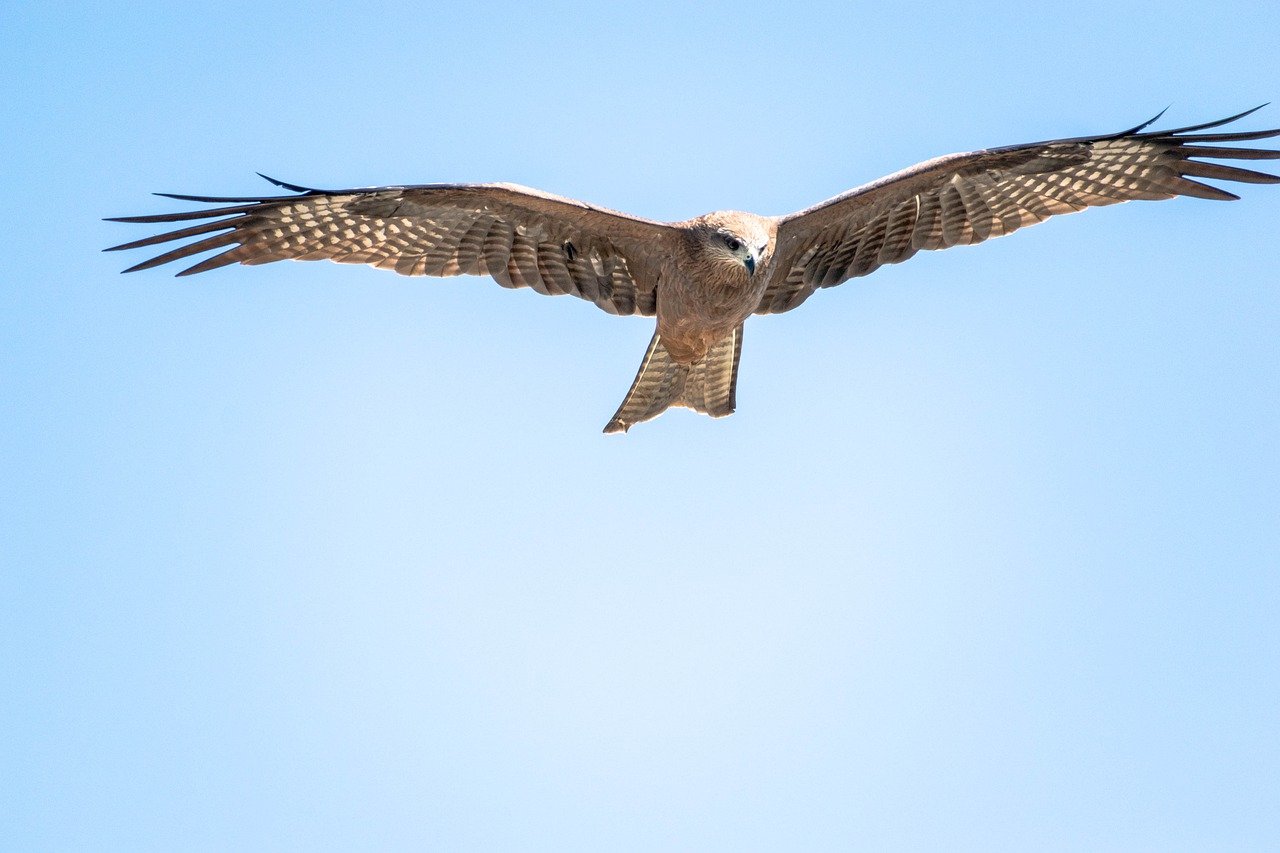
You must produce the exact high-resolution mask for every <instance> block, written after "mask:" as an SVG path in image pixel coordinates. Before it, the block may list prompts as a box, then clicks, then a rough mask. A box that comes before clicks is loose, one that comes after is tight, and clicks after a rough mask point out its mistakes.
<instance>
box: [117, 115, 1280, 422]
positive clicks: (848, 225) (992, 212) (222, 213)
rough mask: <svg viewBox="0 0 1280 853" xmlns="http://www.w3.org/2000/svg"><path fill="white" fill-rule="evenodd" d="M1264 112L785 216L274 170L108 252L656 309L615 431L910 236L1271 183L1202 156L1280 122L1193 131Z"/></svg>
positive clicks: (975, 165) (1037, 155) (1051, 148)
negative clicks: (662, 212)
mask: <svg viewBox="0 0 1280 853" xmlns="http://www.w3.org/2000/svg"><path fill="white" fill-rule="evenodd" d="M1264 106H1265V105H1264ZM1257 109H1261V107H1255V108H1254V109H1253V110H1248V111H1247V112H1243V113H1240V114H1239V115H1235V116H1231V117H1230V118H1225V119H1221V120H1219V121H1214V122H1208V123H1206V124H1200V125H1194V126H1191V127H1182V128H1177V129H1175V130H1166V131H1156V132H1145V133H1144V132H1143V131H1144V130H1145V129H1146V128H1147V127H1148V126H1149V125H1151V124H1152V123H1153V122H1154V121H1155V120H1156V119H1158V118H1159V117H1160V116H1159V115H1157V116H1156V117H1155V118H1153V119H1151V120H1150V121H1147V122H1144V123H1143V124H1140V125H1138V126H1137V127H1134V128H1131V129H1129V130H1126V131H1122V132H1120V133H1113V134H1109V135H1106V136H1086V137H1078V138H1073V139H1057V140H1052V141H1048V142H1034V143H1030V144H1026V145H1011V146H1007V147H1004V148H991V149H987V150H983V151H974V152H971V153H967V154H951V155H948V156H946V157H939V158H937V159H934V160H929V161H927V162H925V163H921V164H920V165H918V166H913V167H912V168H910V169H906V170H904V171H901V172H898V173H896V174H893V175H889V176H888V177H886V178H881V179H880V180H878V181H874V182H873V183H870V184H867V185H865V186H862V187H859V188H857V189H854V190H850V191H849V192H846V193H844V194H843V195H838V196H836V197H835V198H831V199H828V200H827V201H824V202H822V203H820V204H817V205H814V206H813V207H810V208H808V209H806V210H802V211H800V212H798V213H793V214H790V215H788V216H781V217H774V216H757V215H755V214H752V213H740V212H737V211H718V212H716V213H709V214H707V215H705V216H699V217H697V218H696V219H690V220H688V221H686V222H674V223H663V222H654V221H651V220H648V219H641V218H639V217H636V216H631V215H629V214H625V213H618V212H617V211H613V210H607V209H605V208H601V207H596V206H594V205H590V204H585V203H583V202H581V201H575V200H573V199H568V198H561V197H559V196H554V195H549V194H547V193H544V192H540V191H538V190H534V189H529V188H527V187H521V186H516V185H514V184H426V185H420V186H403V187H369V188H362V189H350V190H318V189H311V188H308V187H301V186H296V185H294V184H287V183H284V182H283V181H277V180H275V179H273V178H266V179H267V180H268V181H271V182H272V183H274V184H276V185H277V186H280V187H282V188H284V189H287V190H290V191H291V192H294V193H297V194H296V195H288V196H277V197H252V198H213V197H207V196H192V195H174V194H171V193H158V195H163V196H166V197H168V198H174V199H179V200H182V201H196V202H207V203H212V204H218V205H229V206H222V207H216V208H213V209H203V210H196V211H190V212H184V213H162V214H159V215H154V216H124V217H118V218H114V219H112V220H111V221H115V222H145V223H153V222H182V221H187V220H198V219H212V220H213V221H211V222H205V223H202V224H199V225H193V226H190V227H185V228H181V229H179V230H176V231H170V232H168V233H165V234H160V235H157V236H154V237H148V238H145V239H142V240H135V241H133V242H131V243H125V244H123V245H120V246H114V247H112V249H109V250H108V251H114V250H118V249H136V248H140V247H142V246H151V245H155V244H157V243H165V242H168V241H171V240H186V239H188V238H193V237H201V238H202V239H199V240H196V241H194V242H190V243H187V244H185V245H182V246H180V247H178V248H177V249H174V250H173V251H170V252H166V253H165V254H162V255H160V256H159V257H156V258H152V259H151V260H148V261H144V262H142V263H140V264H137V265H136V266H133V267H130V268H129V269H127V270H125V272H133V271H134V270H142V269H148V268H150V267H154V266H158V265H160V264H165V263H168V262H170V261H175V260H178V259H179V258H185V257H188V256H190V255H195V254H198V253H200V252H204V251H207V250H210V249H223V248H226V247H228V246H230V247H233V248H230V249H227V251H224V252H221V253H220V254H217V255H214V256H212V257H209V258H206V259H205V260H203V261H201V262H200V263H197V264H196V265H195V266H192V267H190V268H188V269H185V270H183V271H182V272H180V273H178V275H190V274H192V273H198V272H204V271H205V270H211V269H216V268H217V267H221V266H226V265H227V264H230V263H235V262H239V263H242V264H264V263H268V262H270V261H279V260H284V259H291V260H302V261H312V260H322V259H324V260H332V261H338V262H340V263H359V264H372V265H373V266H376V267H382V268H384V269H391V270H395V271H396V272H398V273H400V274H401V275H433V276H450V275H489V276H492V277H493V278H494V279H495V280H497V282H498V283H499V284H501V285H503V286H504V287H531V288H533V289H534V290H536V291H538V292H539V293H546V294H551V295H560V294H566V293H568V294H573V295H574V296H579V297H581V298H583V299H588V300H590V301H592V302H594V303H595V304H596V305H598V306H600V307H601V308H603V309H604V310H605V311H608V312H609V313H611V314H642V315H645V316H654V315H656V316H657V331H656V332H655V333H654V335H653V339H652V340H651V341H650V342H649V349H648V351H647V352H646V353H645V356H644V361H642V362H641V364H640V370H639V372H638V373H637V374H636V378H635V381H634V382H633V383H632V385H631V390H630V391H629V392H628V393H627V396H626V399H625V400H624V401H623V403H622V406H621V407H620V408H619V409H618V411H617V413H616V414H614V416H613V418H612V419H611V420H610V421H609V423H608V424H607V425H606V426H605V428H604V431H605V432H625V431H626V430H627V429H628V428H630V427H631V426H632V425H633V424H637V423H640V422H641V421H646V420H649V419H650V418H653V417H656V416H657V415H659V414H660V413H662V412H663V411H665V410H666V409H668V408H670V407H672V406H684V407H687V408H690V409H693V410H695V411H698V412H703V413H705V414H708V415H711V416H713V417H722V416H724V415H728V414H731V413H732V412H733V410H734V406H735V399H734V398H735V388H736V385H737V379H738V359H739V357H740V355H741V353H742V326H743V323H744V321H746V319H747V318H748V317H749V316H751V315H752V314H776V313H780V312H782V311H789V310H791V309H792V308H795V307H796V306H797V305H799V304H800V303H802V302H804V301H805V300H806V299H808V298H809V296H810V295H811V294H812V293H813V292H814V291H815V290H817V289H818V288H820V287H831V286H833V285H836V284H840V283H841V282H843V281H847V280H848V279H850V278H855V277H857V276H863V275H866V274H868V273H870V272H872V271H873V270H875V269H876V268H877V267H879V266H880V265H881V264H894V263H898V262H899V261H904V260H906V259H907V258H909V257H911V256H912V255H914V254H915V253H916V252H917V251H919V250H920V249H945V248H948V247H950V246H959V245H968V244H972V243H980V242H982V241H983V240H986V239H987V238H989V237H999V236H1002V235H1004V234H1009V233H1011V232H1013V231H1015V230H1017V229H1018V228H1021V227H1022V226H1024V225H1031V224H1034V223H1036V222H1041V221H1043V220H1045V219H1047V218H1049V217H1050V216H1053V215H1054V214H1058V213H1074V212H1076V211H1078V210H1083V209H1085V208H1086V207H1095V206H1100V205H1105V204H1115V203H1116V202H1121V201H1131V200H1134V199H1168V198H1174V197H1175V196H1180V195H1186V196H1196V197H1198V198H1207V199H1236V198H1238V196H1236V195H1233V194H1232V193H1229V192H1226V191H1224V190H1221V189H1218V188H1217V187H1214V186H1209V185H1207V184H1203V183H1200V182H1198V181H1194V180H1191V178H1192V177H1195V178H1211V179H1219V180H1228V181H1244V182H1247V183H1267V184H1271V183H1280V177H1277V176H1275V175H1269V174H1264V173H1262V172H1255V171H1251V170H1248V169H1240V168H1236V167H1234V166H1224V165H1220V164H1217V163H1210V162H1205V159H1204V158H1211V159H1219V160H1221V159H1234V160H1266V159H1278V158H1280V151H1270V150H1261V149H1256V148H1229V147H1216V146H1213V145H1207V144H1206V143H1221V142H1239V141H1244V140H1252V139H1265V138H1270V137H1274V136H1280V129H1274V130H1256V131H1251V132H1243V133H1239V132H1237V133H1195V131H1202V130H1208V129H1210V128H1214V127H1219V126H1221V125H1224V124H1227V123H1229V122H1233V121H1236V120H1237V119H1240V118H1243V117H1244V116H1247V115H1249V114H1250V113H1252V112H1254V111H1255V110H1257ZM262 177H264V178H265V177H266V176H265V175H263V176H262ZM204 235H212V236H204Z"/></svg>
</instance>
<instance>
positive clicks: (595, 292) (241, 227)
mask: <svg viewBox="0 0 1280 853" xmlns="http://www.w3.org/2000/svg"><path fill="white" fill-rule="evenodd" d="M264 177H265V176H264ZM267 180H269V181H272V182H273V183H275V184H277V185H279V186H281V187H283V188H285V189H288V190H292V191H294V192H296V193H298V194H297V195H288V196H275V197H260V198H214V197H208V196H190V195H173V194H170V193H160V195H164V196H166V197H168V198H176V199H179V200H182V201H195V202H205V203H211V204H217V205H221V206H219V207H215V208H209V209H204V210H195V211H187V212H182V213H162V214H158V215H152V216H122V217H116V218H114V219H112V220H111V221H114V222H141V223H155V222H165V223H168V222H185V221H189V220H204V219H208V220H212V221H209V222H202V223H201V224H198V225H192V226H188V227H184V228H180V229H179V230H176V231H170V232H168V233H165V234H159V235H157V236H154V237H147V238H144V239H142V240H135V241H133V242H131V243H125V244H123V245H120V246H113V247H112V248H111V249H109V250H108V251H115V250H119V249H136V248H140V247H143V246H151V245H154V244H157V243H166V242H169V241H172V240H190V241H191V242H187V243H184V244H183V245H181V246H179V247H178V248H176V249H173V250H172V251H169V252H166V253H164V254H162V255H160V256H158V257H155V258H152V259H151V260H148V261H143V262H142V263H140V264H137V265H135V266H133V267H130V268H129V269H127V270H125V272H132V271H134V270H142V269H148V268H150V267H154V266H158V265H160V264H165V263H169V262H170V261H176V260H179V259H181V258H186V257H189V256H191V255H196V254H199V253H201V252H206V251H209V250H212V249H224V250H225V251H222V252H221V253H219V254H216V255H213V256H212V257H209V258H206V259H205V260H203V261H201V262H199V263H197V264H195V265H194V266H192V267H189V268H187V269H185V270H183V271H182V272H180V273H178V275H191V274H193V273H198V272H204V271H205V270H211V269H216V268H217V267H221V266H225V265H227V264H232V263H237V262H239V263H242V264H265V263H269V262H271V261H279V260H285V259H292V260H306V261H310V260H322V259H323V260H331V261H338V262H340V263H350V264H371V265H373V266H376V267H381V268H383V269H390V270H394V271H395V272H398V273H400V274H402V275H434V276H450V275H489V276H492V277H493V278H494V279H496V280H497V281H498V283H499V284H501V285H503V286H504V287H530V288H533V289H534V290H536V291H538V292H539V293H546V294H552V295H558V294H572V295H574V296H579V297H582V298H583V299H587V300H589V301H591V302H594V303H595V304H596V305H598V306H600V307H601V308H603V309H604V310H605V311H608V312H609V313H611V314H653V313H654V311H655V298H656V296H655V290H656V286H657V279H658V274H657V267H658V265H659V264H660V263H661V260H662V259H663V258H664V257H669V255H670V251H671V247H672V246H673V245H674V241H675V240H677V239H679V238H678V235H679V231H678V230H677V229H675V228H673V227H672V226H670V225H666V224H664V223H660V222H653V221H650V220H647V219H641V218H639V217H635V216H630V215H627V214H625V213H618V212H616V211H612V210H606V209H604V208H600V207H594V206H592V205H589V204H585V203H584V202H580V201H575V200H574V199H568V198H562V197H560V196H554V195H551V194H549V193H544V192H540V191H538V190H534V189H529V188H528V187H521V186H517V185H515V184H431V185H422V186H406V187H372V188H367V189H353V190H316V189H310V188H307V187H300V186H295V185H293V184H286V183H283V182H281V181H276V180H274V179H272V178H267ZM206 235H211V236H206ZM196 238H198V239H196Z"/></svg>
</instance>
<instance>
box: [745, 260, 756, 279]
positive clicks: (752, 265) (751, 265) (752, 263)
mask: <svg viewBox="0 0 1280 853" xmlns="http://www.w3.org/2000/svg"><path fill="white" fill-rule="evenodd" d="M743 263H744V264H746V265H747V274H748V275H755V274H756V259H755V256H754V255H747V257H746V259H745V260H744V261H743Z"/></svg>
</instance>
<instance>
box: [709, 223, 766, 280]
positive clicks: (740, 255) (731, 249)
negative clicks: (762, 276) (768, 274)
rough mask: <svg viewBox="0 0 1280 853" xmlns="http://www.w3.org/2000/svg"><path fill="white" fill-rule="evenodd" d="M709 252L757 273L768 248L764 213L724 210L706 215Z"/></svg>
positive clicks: (726, 261)
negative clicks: (754, 214) (762, 214)
mask: <svg viewBox="0 0 1280 853" xmlns="http://www.w3.org/2000/svg"><path fill="white" fill-rule="evenodd" d="M704 220H705V221H704V223H703V225H704V227H705V230H704V232H703V233H704V237H705V242H706V247H707V251H708V253H709V254H710V255H711V256H712V257H713V258H715V259H716V260H719V261H722V262H725V263H733V264H741V265H742V266H743V267H745V268H746V270H747V275H748V276H752V275H755V272H756V270H757V269H759V267H760V265H761V264H762V263H763V261H764V259H765V256H766V255H767V254H768V252H769V242H770V233H769V228H768V223H767V221H766V220H764V219H763V217H758V216H752V215H751V214H744V213H733V212H723V213H715V214H710V215H709V216H707V217H704Z"/></svg>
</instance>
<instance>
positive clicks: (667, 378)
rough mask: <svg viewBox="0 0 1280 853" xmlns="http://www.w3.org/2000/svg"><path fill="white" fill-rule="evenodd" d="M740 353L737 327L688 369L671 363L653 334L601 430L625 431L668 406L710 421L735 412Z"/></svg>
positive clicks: (740, 341) (664, 349)
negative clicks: (637, 368) (624, 394)
mask: <svg viewBox="0 0 1280 853" xmlns="http://www.w3.org/2000/svg"><path fill="white" fill-rule="evenodd" d="M741 355H742V327H741V326H739V327H738V328H736V329H734V330H733V331H732V332H730V333H729V334H728V335H725V337H724V338H723V339H721V340H720V341H719V342H718V343H717V344H716V345H715V346H713V347H712V348H711V349H710V351H708V352H707V355H706V357H705V358H703V359H702V361H700V362H698V363H697V364H692V365H684V364H680V363H678V362H676V361H675V360H673V359H672V358H671V356H670V355H669V354H668V353H667V350H666V348H665V347H664V346H663V345H662V340H661V339H660V338H659V337H658V335H657V333H654V336H653V340H651V341H650V342H649V349H648V350H647V351H646V352H645V354H644V361H642V362H641V363H640V371H639V372H638V373H637V374H636V379H635V381H634V382H632V383H631V390H630V391H628V392H627V398H626V399H625V400H623V401H622V405H621V406H620V407H619V408H618V411H617V413H615V414H614V416H613V419H612V420H610V421H609V423H608V424H607V425H606V426H605V428H604V431H605V432H626V431H627V430H628V429H630V428H631V427H632V426H633V425H635V424H638V423H641V422H642V421H647V420H650V419H652V418H656V417H657V416H658V415H660V414H662V413H663V412H665V411H666V410H667V409H669V408H671V407H672V406H683V407H685V408H688V409H693V410H694V411H695V412H702V413H703V414H706V415H711V417H713V418H722V417H724V416H725V415H731V414H733V410H734V406H735V405H736V400H735V396H736V389H737V384H738V359H739V358H740V357H741Z"/></svg>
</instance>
